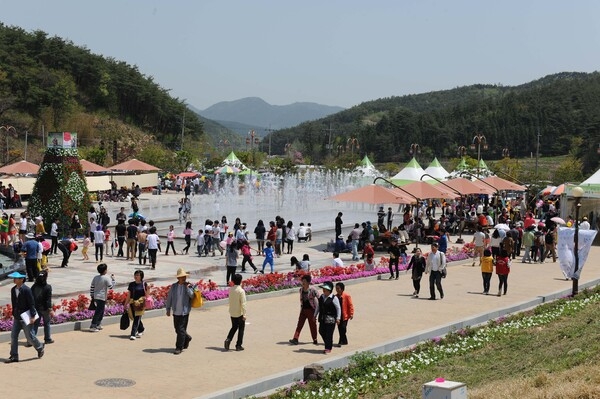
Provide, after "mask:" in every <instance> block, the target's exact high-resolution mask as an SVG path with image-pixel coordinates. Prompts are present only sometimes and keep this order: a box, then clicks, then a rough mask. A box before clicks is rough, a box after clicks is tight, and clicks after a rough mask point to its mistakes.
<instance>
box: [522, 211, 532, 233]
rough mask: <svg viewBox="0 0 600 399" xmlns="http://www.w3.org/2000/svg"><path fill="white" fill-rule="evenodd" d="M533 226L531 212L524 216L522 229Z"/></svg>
mask: <svg viewBox="0 0 600 399" xmlns="http://www.w3.org/2000/svg"><path fill="white" fill-rule="evenodd" d="M534 224H535V219H534V218H533V214H532V213H531V212H527V215H526V216H525V220H523V228H524V229H527V228H528V227H529V226H532V225H534Z"/></svg>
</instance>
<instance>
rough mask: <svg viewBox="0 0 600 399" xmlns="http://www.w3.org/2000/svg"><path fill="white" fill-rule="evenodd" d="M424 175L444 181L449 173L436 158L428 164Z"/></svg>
mask: <svg viewBox="0 0 600 399" xmlns="http://www.w3.org/2000/svg"><path fill="white" fill-rule="evenodd" d="M425 173H427V174H428V175H431V176H433V177H435V178H436V179H438V180H446V179H447V178H448V176H450V173H448V171H447V170H446V169H444V167H443V166H442V165H441V164H440V162H439V161H438V159H437V158H433V161H431V163H430V164H429V166H428V167H427V169H425Z"/></svg>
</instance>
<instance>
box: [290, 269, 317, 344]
mask: <svg viewBox="0 0 600 399" xmlns="http://www.w3.org/2000/svg"><path fill="white" fill-rule="evenodd" d="M311 280H312V277H311V276H310V274H305V275H303V276H302V277H301V278H300V283H301V284H302V287H301V288H300V290H299V292H300V315H299V316H298V324H296V331H295V332H294V337H293V338H292V339H290V341H289V342H290V344H292V345H298V338H300V332H301V331H302V328H303V327H304V322H305V321H307V320H308V327H309V328H310V335H311V337H312V340H313V344H314V345H317V321H316V320H317V314H318V309H319V293H318V292H317V290H316V289H314V288H313V287H311V286H310V282H311Z"/></svg>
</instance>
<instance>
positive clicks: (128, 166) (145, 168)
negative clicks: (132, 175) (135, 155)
mask: <svg viewBox="0 0 600 399" xmlns="http://www.w3.org/2000/svg"><path fill="white" fill-rule="evenodd" d="M109 169H110V170H134V171H142V172H154V171H159V170H160V168H157V167H156V166H152V165H150V164H147V163H146V162H142V161H139V160H137V159H131V160H129V161H125V162H121V163H120V164H117V165H113V166H111V167H110V168H109Z"/></svg>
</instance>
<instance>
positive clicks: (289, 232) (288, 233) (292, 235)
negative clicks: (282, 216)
mask: <svg viewBox="0 0 600 399" xmlns="http://www.w3.org/2000/svg"><path fill="white" fill-rule="evenodd" d="M285 241H286V243H287V254H288V255H289V254H291V253H292V252H293V251H294V241H296V230H295V229H294V223H292V221H291V220H288V222H287V227H286V229H285Z"/></svg>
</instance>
